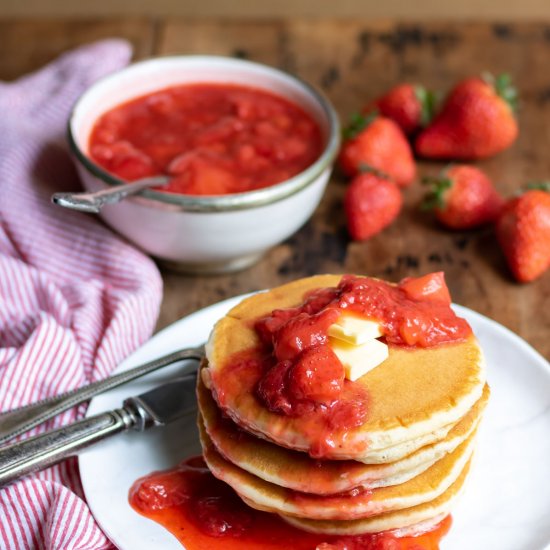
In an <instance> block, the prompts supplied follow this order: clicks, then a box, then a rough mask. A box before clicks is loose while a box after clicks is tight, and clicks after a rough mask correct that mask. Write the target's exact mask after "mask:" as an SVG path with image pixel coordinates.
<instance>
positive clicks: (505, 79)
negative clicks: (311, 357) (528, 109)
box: [481, 72, 518, 114]
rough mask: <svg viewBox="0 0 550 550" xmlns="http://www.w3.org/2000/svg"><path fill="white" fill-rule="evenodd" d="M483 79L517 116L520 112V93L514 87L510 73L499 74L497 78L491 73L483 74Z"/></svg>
mask: <svg viewBox="0 0 550 550" xmlns="http://www.w3.org/2000/svg"><path fill="white" fill-rule="evenodd" d="M481 78H482V79H483V80H484V81H485V82H486V83H487V84H489V86H491V87H492V88H493V89H494V90H495V92H496V93H497V95H498V96H499V97H501V98H502V99H503V100H504V101H506V103H508V105H509V106H510V109H511V110H512V112H513V113H514V114H515V113H517V110H518V91H517V90H516V88H515V87H514V86H513V85H512V78H511V76H510V75H509V74H508V73H502V74H499V75H498V76H497V77H496V78H495V77H494V76H493V75H492V74H491V73H487V72H486V73H483V74H482V76H481Z"/></svg>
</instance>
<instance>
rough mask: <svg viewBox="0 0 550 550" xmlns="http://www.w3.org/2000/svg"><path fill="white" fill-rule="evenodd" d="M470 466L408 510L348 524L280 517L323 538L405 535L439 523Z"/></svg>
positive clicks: (449, 510)
mask: <svg viewBox="0 0 550 550" xmlns="http://www.w3.org/2000/svg"><path fill="white" fill-rule="evenodd" d="M470 466H471V460H470V461H469V462H468V463H467V464H466V466H465V467H464V469H463V470H462V472H461V473H460V475H459V476H458V478H457V479H456V481H455V482H454V483H453V484H452V485H451V486H450V487H449V488H448V489H447V490H446V491H445V492H444V493H442V494H441V495H439V496H438V497H437V498H435V499H433V500H431V501H429V502H425V503H423V504H419V505H418V506H413V507H411V508H405V509H403V510H397V511H393V512H386V513H385V514H380V515H378V516H373V517H370V518H364V519H355V520H348V521H326V520H325V521H323V520H311V519H305V518H299V517H293V516H285V515H281V517H282V518H283V519H284V520H285V521H287V522H288V523H290V524H291V525H294V526H295V527H298V529H302V530H304V531H309V532H310V533H321V534H324V535H350V536H353V535H362V534H365V533H379V532H381V531H389V530H392V529H400V530H401V529H402V530H403V532H404V533H406V532H407V528H413V530H414V529H415V528H416V526H418V524H419V523H421V522H427V523H428V524H430V523H431V524H435V523H438V522H439V521H440V520H441V519H442V518H443V517H445V516H446V515H447V514H449V513H450V512H451V509H452V508H453V506H454V505H455V504H456V501H457V500H458V498H459V497H460V494H461V493H462V491H463V489H464V485H465V482H466V478H467V476H468V472H469V470H470ZM245 502H246V501H245Z"/></svg>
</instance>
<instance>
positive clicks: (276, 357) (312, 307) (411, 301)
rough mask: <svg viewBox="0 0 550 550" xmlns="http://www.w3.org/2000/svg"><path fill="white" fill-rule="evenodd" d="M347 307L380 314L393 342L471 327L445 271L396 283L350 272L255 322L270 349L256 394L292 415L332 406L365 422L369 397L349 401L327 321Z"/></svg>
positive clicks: (425, 340)
mask: <svg viewBox="0 0 550 550" xmlns="http://www.w3.org/2000/svg"><path fill="white" fill-rule="evenodd" d="M344 312H352V313H353V314H355V315H358V316H361V317H364V318H367V319H374V320H376V321H377V322H379V323H380V324H381V326H382V331H383V334H384V339H385V341H386V343H387V344H389V345H393V346H407V347H431V346H437V345H440V344H445V343H450V342H454V341H460V340H463V339H464V338H466V337H467V336H468V335H469V334H470V333H471V329H470V327H469V325H468V323H467V322H466V321H465V320H464V319H461V318H460V317H457V316H456V315H455V313H454V312H453V311H452V309H451V308H450V296H449V292H448V290H447V287H446V286H445V281H444V279H443V275H442V274H441V273H432V274H430V275H426V276H424V277H419V278H415V279H413V278H408V279H404V280H403V281H401V282H400V283H399V284H398V285H390V284H389V283H386V282H384V281H379V280H376V279H371V278H368V277H355V276H349V275H348V276H344V277H342V279H341V281H340V283H339V285H338V286H337V287H335V288H328V289H320V290H317V291H314V292H312V293H310V294H309V295H308V296H306V299H305V302H304V303H303V304H302V305H301V306H299V307H295V308H291V309H285V310H275V311H273V312H272V313H271V314H270V315H268V316H267V317H264V318H262V319H259V320H258V321H257V322H256V325H255V328H256V331H257V333H258V335H259V337H260V339H261V341H262V343H263V345H264V347H265V349H266V350H267V355H268V359H266V360H265V361H264V373H263V375H262V377H261V379H260V380H259V383H258V387H257V395H258V396H259V398H260V399H261V400H262V402H263V403H264V404H265V405H266V406H267V408H268V409H269V410H271V411H272V412H277V413H282V414H286V415H290V416H301V415H303V414H307V413H308V412H311V411H313V410H317V411H321V412H322V411H328V412H330V416H331V417H332V418H333V419H334V416H335V415H336V416H337V417H339V418H341V419H342V420H343V419H344V418H347V420H346V421H345V423H346V424H348V425H349V426H350V427H353V426H355V425H359V424H360V423H361V422H362V420H363V418H364V416H365V415H366V407H365V402H366V400H367V397H366V395H365V396H361V395H354V399H353V403H352V404H351V406H350V407H346V403H347V402H348V401H349V400H348V399H347V397H348V396H349V395H350V394H353V391H354V390H353V389H352V388H353V386H354V385H353V384H352V383H350V382H348V381H346V380H344V369H343V366H342V364H341V363H340V362H339V360H338V358H337V357H336V355H335V354H334V353H333V352H332V350H331V348H330V346H329V345H328V344H329V339H328V334H327V331H328V328H329V326H330V325H332V324H333V323H335V322H336V321H338V318H339V317H340V315H341V314H342V313H344ZM355 392H360V393H361V390H360V389H359V388H355ZM342 408H346V410H345V414H341V409H342Z"/></svg>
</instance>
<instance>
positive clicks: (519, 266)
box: [496, 184, 550, 283]
mask: <svg viewBox="0 0 550 550" xmlns="http://www.w3.org/2000/svg"><path fill="white" fill-rule="evenodd" d="M496 233H497V238H498V240H499V243H500V246H501V248H502V250H503V252H504V255H505V256H506V260H507V261H508V265H509V267H510V270H511V271H512V274H513V275H514V277H515V278H516V279H517V280H518V281H520V282H522V283H527V282H529V281H533V280H534V279H536V278H537V277H540V276H541V275H542V274H543V273H544V272H545V271H546V270H547V269H548V268H549V267H550V185H548V184H543V185H541V186H538V188H532V189H531V190H529V191H527V192H526V193H524V194H523V195H521V196H519V197H516V198H514V199H511V200H510V201H508V202H507V203H506V204H505V205H504V208H503V210H502V213H501V214H500V216H499V218H498V220H497V223H496Z"/></svg>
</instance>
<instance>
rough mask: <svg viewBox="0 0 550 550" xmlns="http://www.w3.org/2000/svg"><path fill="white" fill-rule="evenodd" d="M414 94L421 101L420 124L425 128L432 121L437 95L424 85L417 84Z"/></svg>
mask: <svg viewBox="0 0 550 550" xmlns="http://www.w3.org/2000/svg"><path fill="white" fill-rule="evenodd" d="M414 95H415V96H416V99H418V102H419V103H420V109H421V110H420V125H421V126H422V127H423V128H425V127H426V126H428V124H430V122H431V121H432V119H433V117H434V115H435V110H436V107H437V103H438V100H437V95H436V94H435V93H434V92H432V91H431V90H427V89H426V88H424V86H415V87H414Z"/></svg>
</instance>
